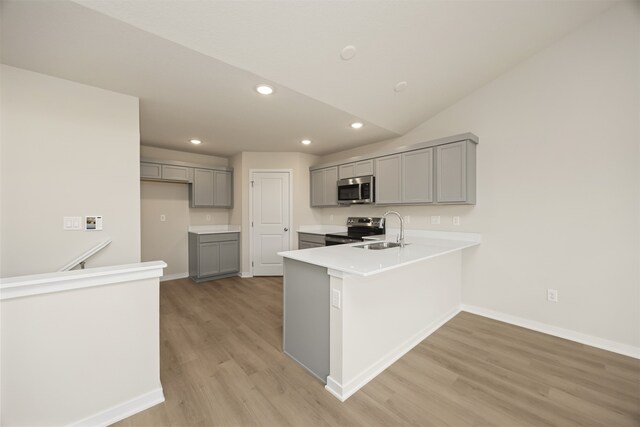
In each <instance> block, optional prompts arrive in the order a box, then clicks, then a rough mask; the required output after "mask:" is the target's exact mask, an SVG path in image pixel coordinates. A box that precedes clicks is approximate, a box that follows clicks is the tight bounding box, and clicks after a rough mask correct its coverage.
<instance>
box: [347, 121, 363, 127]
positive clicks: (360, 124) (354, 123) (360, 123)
mask: <svg viewBox="0 0 640 427" xmlns="http://www.w3.org/2000/svg"><path fill="white" fill-rule="evenodd" d="M349 126H351V127H352V128H353V129H360V128H361V127H362V126H364V124H362V122H353V123H351V124H350V125H349Z"/></svg>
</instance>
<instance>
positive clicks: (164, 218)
mask: <svg viewBox="0 0 640 427" xmlns="http://www.w3.org/2000/svg"><path fill="white" fill-rule="evenodd" d="M166 220H167V216H166V215H165V214H160V222H165V221H166Z"/></svg>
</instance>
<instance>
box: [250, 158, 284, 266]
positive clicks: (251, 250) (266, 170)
mask: <svg viewBox="0 0 640 427" xmlns="http://www.w3.org/2000/svg"><path fill="white" fill-rule="evenodd" d="M254 173H287V174H289V227H287V228H289V250H291V248H292V247H293V225H292V224H293V169H249V223H248V224H246V226H247V228H248V229H249V262H250V263H251V264H250V265H249V274H250V276H247V277H253V227H251V221H253V185H251V182H252V181H253V174H254ZM283 263H284V261H283ZM243 274H244V273H243Z"/></svg>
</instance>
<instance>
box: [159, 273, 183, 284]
mask: <svg viewBox="0 0 640 427" xmlns="http://www.w3.org/2000/svg"><path fill="white" fill-rule="evenodd" d="M187 277H189V273H187V272H185V273H174V274H165V275H164V276H162V277H161V278H160V281H161V282H167V281H169V280H176V279H185V278H187Z"/></svg>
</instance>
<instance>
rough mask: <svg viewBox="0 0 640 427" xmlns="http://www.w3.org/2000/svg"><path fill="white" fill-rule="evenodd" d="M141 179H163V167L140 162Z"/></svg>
mask: <svg viewBox="0 0 640 427" xmlns="http://www.w3.org/2000/svg"><path fill="white" fill-rule="evenodd" d="M140 178H148V179H162V165H161V164H158V163H148V162H140Z"/></svg>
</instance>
